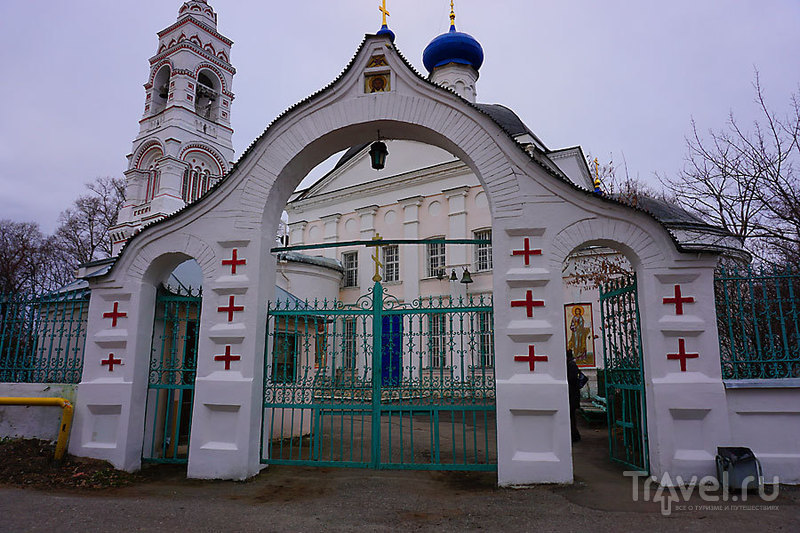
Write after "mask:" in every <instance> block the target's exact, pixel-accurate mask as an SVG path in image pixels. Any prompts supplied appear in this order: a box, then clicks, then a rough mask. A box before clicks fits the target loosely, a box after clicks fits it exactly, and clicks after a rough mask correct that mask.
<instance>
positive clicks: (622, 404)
mask: <svg viewBox="0 0 800 533" xmlns="http://www.w3.org/2000/svg"><path fill="white" fill-rule="evenodd" d="M600 317H601V318H600V320H601V324H602V328H603V361H604V363H605V382H606V402H607V412H608V446H609V453H610V456H611V459H612V460H613V461H617V462H620V463H622V464H624V465H627V466H629V467H632V468H635V469H637V470H641V471H645V472H648V471H649V457H648V455H649V454H648V447H647V420H646V413H647V409H646V408H645V392H644V372H643V369H642V337H641V332H640V324H639V304H638V299H637V296H636V277H635V276H630V277H624V278H619V279H616V280H611V281H609V282H608V283H607V284H605V285H603V286H602V287H601V288H600Z"/></svg>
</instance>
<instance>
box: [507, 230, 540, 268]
mask: <svg viewBox="0 0 800 533" xmlns="http://www.w3.org/2000/svg"><path fill="white" fill-rule="evenodd" d="M511 255H521V256H523V257H525V266H528V265H530V264H531V256H532V255H542V251H541V250H531V240H530V239H529V238H528V237H525V247H524V249H522V250H512V251H511Z"/></svg>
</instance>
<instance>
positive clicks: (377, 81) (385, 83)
mask: <svg viewBox="0 0 800 533" xmlns="http://www.w3.org/2000/svg"><path fill="white" fill-rule="evenodd" d="M365 90H366V91H367V93H382V92H386V91H388V90H390V86H389V74H388V73H386V74H373V75H370V76H367V78H366V87H365Z"/></svg>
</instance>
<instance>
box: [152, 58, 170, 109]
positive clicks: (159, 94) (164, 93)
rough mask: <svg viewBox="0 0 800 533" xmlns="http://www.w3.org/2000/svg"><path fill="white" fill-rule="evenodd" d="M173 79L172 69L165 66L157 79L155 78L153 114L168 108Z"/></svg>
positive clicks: (159, 71) (157, 75)
mask: <svg viewBox="0 0 800 533" xmlns="http://www.w3.org/2000/svg"><path fill="white" fill-rule="evenodd" d="M171 77H172V69H170V67H169V65H164V66H163V67H161V68H160V69H159V70H158V72H157V73H156V76H155V78H153V96H152V100H153V103H152V112H153V114H156V113H159V112H160V111H163V110H164V108H166V107H167V102H168V101H169V92H170V79H171Z"/></svg>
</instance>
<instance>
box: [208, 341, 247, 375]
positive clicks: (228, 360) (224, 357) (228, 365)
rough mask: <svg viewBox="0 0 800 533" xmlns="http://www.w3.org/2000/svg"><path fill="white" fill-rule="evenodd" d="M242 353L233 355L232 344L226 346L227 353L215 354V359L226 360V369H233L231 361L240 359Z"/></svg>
mask: <svg viewBox="0 0 800 533" xmlns="http://www.w3.org/2000/svg"><path fill="white" fill-rule="evenodd" d="M241 358H242V356H241V355H232V354H231V347H230V345H227V346H225V353H224V354H219V355H215V356H214V361H225V370H230V369H231V361H239V360H240V359H241Z"/></svg>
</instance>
